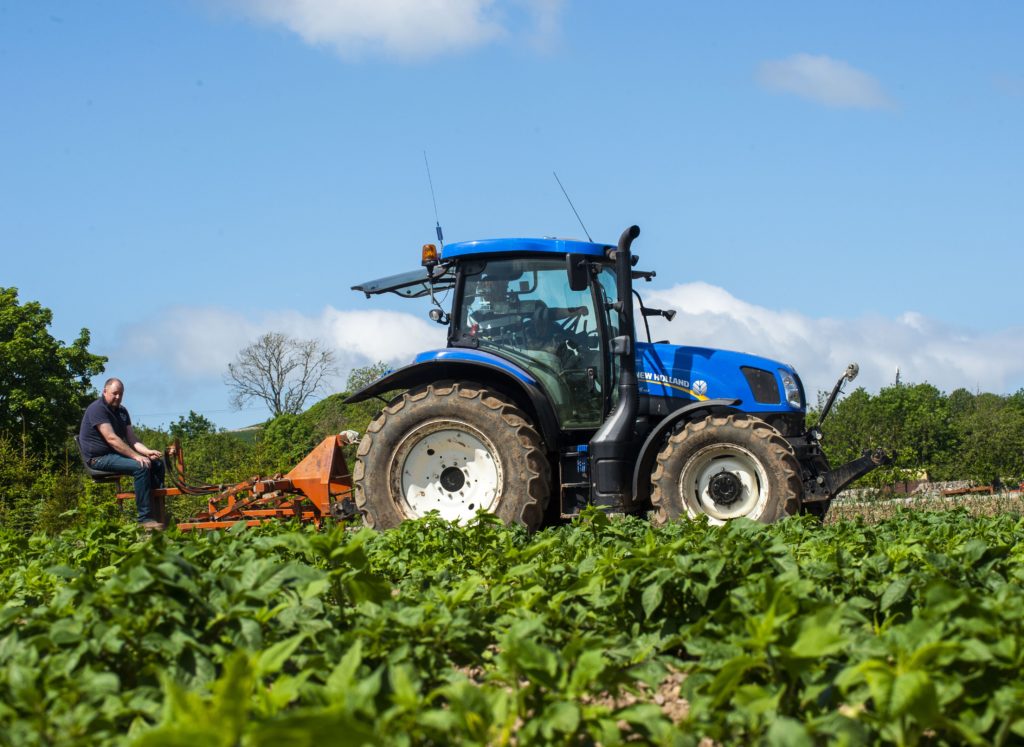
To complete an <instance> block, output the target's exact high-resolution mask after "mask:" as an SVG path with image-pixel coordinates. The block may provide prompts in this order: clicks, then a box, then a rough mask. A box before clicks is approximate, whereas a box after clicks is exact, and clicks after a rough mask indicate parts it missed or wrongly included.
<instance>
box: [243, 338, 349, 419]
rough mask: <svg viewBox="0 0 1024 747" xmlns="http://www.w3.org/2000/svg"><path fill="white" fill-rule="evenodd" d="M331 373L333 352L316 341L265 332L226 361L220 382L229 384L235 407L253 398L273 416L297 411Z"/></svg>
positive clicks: (333, 369) (332, 373) (335, 371)
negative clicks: (263, 405) (222, 378)
mask: <svg viewBox="0 0 1024 747" xmlns="http://www.w3.org/2000/svg"><path fill="white" fill-rule="evenodd" d="M335 373H337V369H336V368H335V366H334V353H333V352H332V351H330V350H326V349H325V348H323V347H322V346H321V343H320V341H319V340H293V339H292V338H290V337H287V336H286V335H284V334H281V333H280V332H268V333H267V334H265V335H263V336H261V337H260V338H259V339H258V340H256V342H254V343H252V344H251V345H248V346H247V347H245V348H243V349H242V350H241V351H239V353H238V355H237V356H236V358H235V362H234V363H230V364H228V374H227V376H226V377H225V379H224V382H225V383H226V384H227V385H228V386H229V387H231V390H232V392H233V394H232V397H231V405H232V407H234V408H235V409H241V408H242V407H243V406H244V405H245V404H246V403H247V402H249V401H251V400H254V399H255V400H260V401H262V402H264V403H265V404H266V405H267V407H268V408H269V409H270V411H271V413H273V415H274V417H277V416H278V415H281V414H282V413H291V414H292V415H295V414H298V413H299V412H301V410H302V406H303V405H304V404H305V403H306V400H307V399H309V398H310V397H311V396H312V395H313V394H314V393H316V392H317V391H319V390H320V389H321V387H322V386H323V384H324V383H325V379H326V378H328V377H330V376H332V375H334V374H335Z"/></svg>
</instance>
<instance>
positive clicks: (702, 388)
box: [639, 371, 708, 399]
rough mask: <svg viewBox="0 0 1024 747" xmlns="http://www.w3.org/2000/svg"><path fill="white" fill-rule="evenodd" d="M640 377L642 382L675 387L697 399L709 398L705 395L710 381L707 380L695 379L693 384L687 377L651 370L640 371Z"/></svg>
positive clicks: (668, 387)
mask: <svg viewBox="0 0 1024 747" xmlns="http://www.w3.org/2000/svg"><path fill="white" fill-rule="evenodd" d="M639 378H640V382H641V384H648V385H654V386H661V387H665V388H667V389H675V390H677V391H680V392H685V393H686V394H689V395H690V396H691V397H695V398H697V399H707V397H706V396H704V395H705V393H706V392H707V390H708V383H707V382H706V381H695V382H693V384H692V385H691V384H690V382H689V381H687V380H686V379H677V378H676V377H675V376H666V375H665V374H658V373H653V372H651V371H640V372H639ZM691 387H692V388H691ZM644 391H646V390H644Z"/></svg>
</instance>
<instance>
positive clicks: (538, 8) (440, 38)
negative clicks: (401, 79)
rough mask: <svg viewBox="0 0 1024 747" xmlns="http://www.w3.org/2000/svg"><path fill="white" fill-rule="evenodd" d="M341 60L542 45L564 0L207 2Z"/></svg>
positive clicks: (240, 0) (215, 0) (552, 31)
mask: <svg viewBox="0 0 1024 747" xmlns="http://www.w3.org/2000/svg"><path fill="white" fill-rule="evenodd" d="M209 1H210V2H214V3H217V4H220V5H226V6H227V7H229V8H231V9H234V10H236V11H238V12H240V13H241V14H242V15H244V16H246V17H248V18H251V19H253V20H256V21H259V22H263V23H269V24H273V25H279V26H283V27H285V28H287V29H288V30H290V31H292V32H293V33H295V34H298V35H299V36H300V37H301V38H302V39H303V41H305V42H306V43H307V44H312V45H316V46H326V47H330V48H332V49H334V50H335V51H336V52H337V53H338V54H340V55H341V56H343V57H358V56H361V55H364V54H367V53H376V52H383V53H384V54H388V55H394V56H398V57H405V58H422V57H429V56H433V55H437V54H443V53H447V52H456V51H461V50H465V49H471V48H474V47H479V46H482V45H484V44H487V43H489V42H492V41H494V40H496V39H500V38H503V37H507V36H510V35H514V34H517V33H520V31H519V29H518V26H519V25H520V23H521V24H522V25H524V26H525V29H523V30H522V31H521V33H524V34H525V35H526V36H528V37H530V38H532V39H534V40H536V41H538V42H539V43H542V42H543V41H544V40H545V39H547V38H549V37H550V36H551V34H553V33H554V29H555V28H557V24H558V19H559V15H560V11H561V7H562V5H563V2H564V0H209Z"/></svg>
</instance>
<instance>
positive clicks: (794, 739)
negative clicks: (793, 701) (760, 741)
mask: <svg viewBox="0 0 1024 747" xmlns="http://www.w3.org/2000/svg"><path fill="white" fill-rule="evenodd" d="M766 742H767V743H768V745H769V746H770V747H814V739H812V738H811V735H810V734H808V733H807V729H806V728H804V725H803V724H801V723H800V722H799V721H797V720H796V719H792V718H788V717H785V716H782V717H780V718H777V719H775V721H773V722H772V725H771V726H769V727H768V734H767V737H766Z"/></svg>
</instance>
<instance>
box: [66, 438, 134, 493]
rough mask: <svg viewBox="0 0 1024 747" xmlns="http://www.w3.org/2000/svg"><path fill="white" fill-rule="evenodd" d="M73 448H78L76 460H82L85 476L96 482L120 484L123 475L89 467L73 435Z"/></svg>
mask: <svg viewBox="0 0 1024 747" xmlns="http://www.w3.org/2000/svg"><path fill="white" fill-rule="evenodd" d="M75 446H76V447H78V458H79V459H81V460H82V466H83V467H85V472H86V474H88V475H89V477H91V478H92V479H93V480H95V481H96V482H120V480H121V478H122V477H124V475H122V474H120V473H118V472H104V471H103V470H101V469H94V468H92V467H90V466H89V462H88V460H86V458H85V454H83V453H82V444H81V443H79V441H78V434H75Z"/></svg>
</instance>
